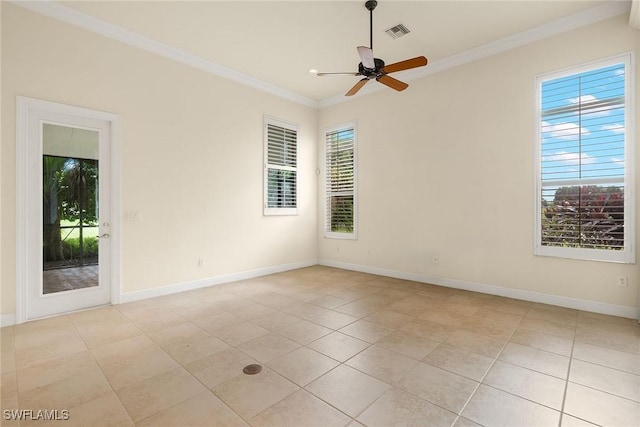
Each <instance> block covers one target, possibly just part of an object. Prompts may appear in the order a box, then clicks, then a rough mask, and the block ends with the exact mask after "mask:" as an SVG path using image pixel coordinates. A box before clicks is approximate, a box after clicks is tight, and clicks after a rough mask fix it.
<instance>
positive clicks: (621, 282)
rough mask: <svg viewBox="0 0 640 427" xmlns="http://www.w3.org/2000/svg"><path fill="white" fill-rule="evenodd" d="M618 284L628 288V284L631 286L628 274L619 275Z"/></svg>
mask: <svg viewBox="0 0 640 427" xmlns="http://www.w3.org/2000/svg"><path fill="white" fill-rule="evenodd" d="M618 286H620V287H622V288H626V287H627V286H629V282H628V281H627V276H620V277H618Z"/></svg>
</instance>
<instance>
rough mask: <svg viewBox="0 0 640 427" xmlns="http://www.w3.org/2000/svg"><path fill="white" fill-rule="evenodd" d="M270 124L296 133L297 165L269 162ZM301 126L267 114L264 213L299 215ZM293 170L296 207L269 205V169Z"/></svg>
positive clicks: (264, 129) (265, 118)
mask: <svg viewBox="0 0 640 427" xmlns="http://www.w3.org/2000/svg"><path fill="white" fill-rule="evenodd" d="M269 126H275V127H279V128H283V129H288V130H291V131H294V132H295V133H296V159H295V163H296V165H295V167H291V166H282V165H273V164H270V163H269ZM299 133H300V132H299V128H298V125H296V124H293V123H290V122H287V121H284V120H280V119H276V118H274V117H270V116H265V117H264V126H263V139H264V146H263V147H264V157H263V162H264V163H263V166H264V173H263V215H265V216H273V215H298V201H299V200H298V152H299V145H298V142H299ZM273 169H276V170H291V171H294V172H295V174H296V178H295V207H269V171H270V170H273Z"/></svg>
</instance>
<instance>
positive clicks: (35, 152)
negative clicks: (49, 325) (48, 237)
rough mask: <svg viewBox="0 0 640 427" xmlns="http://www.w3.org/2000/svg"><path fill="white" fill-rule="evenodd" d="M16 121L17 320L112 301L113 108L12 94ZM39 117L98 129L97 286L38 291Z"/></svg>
mask: <svg viewBox="0 0 640 427" xmlns="http://www.w3.org/2000/svg"><path fill="white" fill-rule="evenodd" d="M16 116H17V126H16V144H17V145H16V161H17V164H16V175H17V176H16V183H17V185H16V190H17V191H16V213H17V217H16V223H17V224H16V225H17V226H16V323H23V322H25V321H28V320H33V319H37V318H41V317H47V316H51V315H56V314H61V313H66V312H70V311H75V310H79V309H84V308H89V307H94V306H99V305H104V304H107V303H112V304H117V303H119V297H120V250H119V244H120V239H119V237H120V233H119V231H120V222H119V219H120V218H119V212H120V208H119V205H120V203H119V201H120V187H119V147H120V117H119V116H118V115H116V114H112V113H107V112H103V111H97V110H91V109H86V108H81V107H75V106H70V105H64V104H59V103H54V102H49V101H43V100H38V99H33V98H27V97H20V96H19V97H17V114H16ZM44 123H50V124H56V125H61V126H67V127H72V128H80V129H89V130H94V131H97V132H98V134H99V146H100V148H99V150H100V166H99V167H100V182H99V185H100V190H99V191H100V198H99V199H100V200H99V203H100V207H99V214H100V219H99V224H100V234H102V235H104V234H108V235H109V238H108V239H100V241H99V254H100V262H99V265H100V266H99V286H96V287H91V288H84V289H78V290H73V291H64V292H57V293H50V294H46V295H44V294H43V292H42V240H43V237H42V209H43V207H42V155H43V142H42V128H43V124H44Z"/></svg>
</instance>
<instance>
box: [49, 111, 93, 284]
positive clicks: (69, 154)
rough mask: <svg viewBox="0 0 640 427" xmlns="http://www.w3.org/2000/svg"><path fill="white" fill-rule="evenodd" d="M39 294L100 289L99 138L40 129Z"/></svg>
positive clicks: (56, 128)
mask: <svg viewBox="0 0 640 427" xmlns="http://www.w3.org/2000/svg"><path fill="white" fill-rule="evenodd" d="M42 178H43V182H42V207H43V215H42V220H43V221H42V261H43V263H42V266H43V268H42V292H41V293H42V295H47V294H52V293H57V292H64V291H72V290H77V289H83V288H89V287H95V286H99V266H98V259H99V256H98V255H99V254H98V248H99V245H98V233H99V230H98V214H99V212H98V209H99V203H98V200H99V199H98V196H99V188H100V186H99V133H98V132H97V131H93V130H86V129H78V128H72V127H67V126H60V125H54V124H48V123H45V124H43V156H42Z"/></svg>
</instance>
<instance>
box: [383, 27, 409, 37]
mask: <svg viewBox="0 0 640 427" xmlns="http://www.w3.org/2000/svg"><path fill="white" fill-rule="evenodd" d="M384 32H385V33H387V35H388V36H389V37H391V38H392V39H397V38H400V37H402V36H404V35H407V34H409V33H410V32H411V30H409V29H408V28H407V27H406V26H405V25H404V24H398V25H394V26H393V27H391V28H387V29H386V30H385V31H384Z"/></svg>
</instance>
